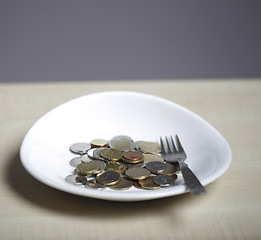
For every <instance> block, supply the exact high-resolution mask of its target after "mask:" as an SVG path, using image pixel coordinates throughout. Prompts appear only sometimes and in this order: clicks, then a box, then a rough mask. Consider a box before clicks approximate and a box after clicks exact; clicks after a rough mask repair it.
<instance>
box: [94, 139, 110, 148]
mask: <svg viewBox="0 0 261 240" xmlns="http://www.w3.org/2000/svg"><path fill="white" fill-rule="evenodd" d="M91 146H92V147H93V148H97V147H107V146H109V142H108V141H107V140H104V139H93V140H92V141H91Z"/></svg>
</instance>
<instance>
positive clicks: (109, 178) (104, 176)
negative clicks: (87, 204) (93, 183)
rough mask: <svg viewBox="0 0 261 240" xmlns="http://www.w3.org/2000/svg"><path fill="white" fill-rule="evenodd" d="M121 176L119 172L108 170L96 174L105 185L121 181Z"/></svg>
mask: <svg viewBox="0 0 261 240" xmlns="http://www.w3.org/2000/svg"><path fill="white" fill-rule="evenodd" d="M120 177H121V175H120V174H119V173H118V172H115V171H110V170H107V171H104V172H100V173H98V174H97V176H96V180H97V181H98V182H99V183H101V184H103V185H107V186H110V185H113V184H116V183H117V182H119V181H120Z"/></svg>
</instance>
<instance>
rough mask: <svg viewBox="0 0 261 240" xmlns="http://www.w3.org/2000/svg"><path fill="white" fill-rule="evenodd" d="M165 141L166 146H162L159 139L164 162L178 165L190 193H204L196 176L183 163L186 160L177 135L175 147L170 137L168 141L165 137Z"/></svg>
mask: <svg viewBox="0 0 261 240" xmlns="http://www.w3.org/2000/svg"><path fill="white" fill-rule="evenodd" d="M165 141H166V145H164V143H163V140H162V138H160V144H161V155H162V157H163V158H164V159H165V161H166V162H168V163H175V162H178V163H179V166H180V170H181V173H182V176H183V178H184V181H185V184H186V186H187V188H188V189H189V191H190V192H191V193H193V194H195V195H199V194H203V193H206V189H205V188H204V187H203V186H202V184H201V183H200V181H199V180H198V178H197V177H196V175H195V174H194V173H193V172H192V171H191V169H190V168H189V167H188V165H187V164H186V163H185V162H184V161H185V160H186V159H187V155H186V153H185V151H184V149H183V147H182V145H181V143H180V141H179V138H178V135H176V142H177V144H176V145H177V146H175V143H174V140H173V138H172V137H170V140H169V139H168V138H167V137H165Z"/></svg>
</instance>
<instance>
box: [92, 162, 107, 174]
mask: <svg viewBox="0 0 261 240" xmlns="http://www.w3.org/2000/svg"><path fill="white" fill-rule="evenodd" d="M93 162H96V163H99V164H101V167H100V170H99V172H100V171H104V170H105V168H106V163H105V162H104V161H101V160H93Z"/></svg>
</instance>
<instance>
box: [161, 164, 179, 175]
mask: <svg viewBox="0 0 261 240" xmlns="http://www.w3.org/2000/svg"><path fill="white" fill-rule="evenodd" d="M166 165H167V168H166V169H165V170H163V171H161V172H158V174H164V175H168V176H172V175H174V174H175V172H177V166H176V165H174V164H171V163H167V162H166Z"/></svg>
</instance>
